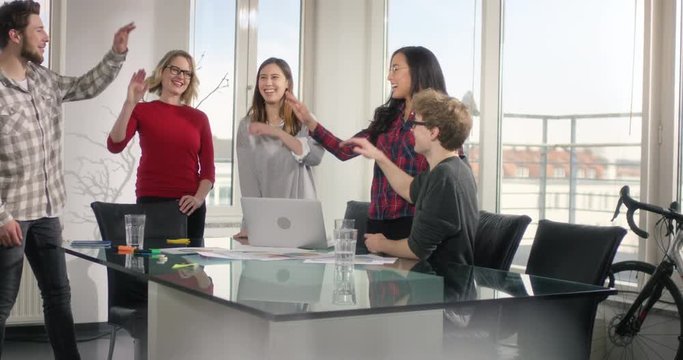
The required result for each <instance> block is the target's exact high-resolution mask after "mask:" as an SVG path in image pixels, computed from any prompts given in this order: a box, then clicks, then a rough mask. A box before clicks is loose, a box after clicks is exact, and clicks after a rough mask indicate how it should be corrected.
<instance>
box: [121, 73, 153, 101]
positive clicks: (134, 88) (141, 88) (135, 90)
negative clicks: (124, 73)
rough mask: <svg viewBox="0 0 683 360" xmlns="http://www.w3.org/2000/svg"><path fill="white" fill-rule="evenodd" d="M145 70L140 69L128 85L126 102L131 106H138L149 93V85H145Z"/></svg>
mask: <svg viewBox="0 0 683 360" xmlns="http://www.w3.org/2000/svg"><path fill="white" fill-rule="evenodd" d="M145 75H146V74H145V70H143V69H140V70H138V71H136V72H135V73H134V74H133V76H132V77H131V78H130V83H129V84H128V95H127V97H126V101H127V102H129V103H131V104H137V103H139V102H140V100H142V97H143V96H145V93H146V92H147V89H148V87H149V86H148V85H147V83H145Z"/></svg>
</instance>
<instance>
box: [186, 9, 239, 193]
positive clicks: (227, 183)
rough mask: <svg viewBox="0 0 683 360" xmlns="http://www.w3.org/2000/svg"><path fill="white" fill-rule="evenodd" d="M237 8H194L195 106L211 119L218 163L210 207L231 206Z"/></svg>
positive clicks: (216, 161)
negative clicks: (196, 99) (197, 94)
mask: <svg viewBox="0 0 683 360" xmlns="http://www.w3.org/2000/svg"><path fill="white" fill-rule="evenodd" d="M236 5H237V4H236V2H235V0H221V1H201V0H198V1H196V2H195V8H194V19H193V20H194V22H193V23H194V33H193V35H194V36H193V39H192V40H193V44H192V45H193V56H194V57H195V59H196V61H197V76H198V77H199V80H200V86H199V97H198V98H199V100H198V101H197V103H196V104H195V106H196V107H198V108H199V109H200V110H202V111H204V112H205V113H206V114H207V116H208V117H209V121H210V123H211V131H212V133H213V147H214V154H215V155H214V156H215V163H216V182H215V184H214V188H213V190H212V191H211V193H210V194H209V195H208V196H207V199H206V204H207V206H221V205H222V206H228V205H231V204H232V173H233V171H232V170H233V169H232V164H233V154H232V148H233V147H232V138H233V137H232V134H233V124H234V121H233V113H234V97H235V87H234V81H235V77H234V76H235V9H236Z"/></svg>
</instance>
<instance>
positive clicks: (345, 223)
mask: <svg viewBox="0 0 683 360" xmlns="http://www.w3.org/2000/svg"><path fill="white" fill-rule="evenodd" d="M334 228H335V229H355V228H356V219H335V220H334Z"/></svg>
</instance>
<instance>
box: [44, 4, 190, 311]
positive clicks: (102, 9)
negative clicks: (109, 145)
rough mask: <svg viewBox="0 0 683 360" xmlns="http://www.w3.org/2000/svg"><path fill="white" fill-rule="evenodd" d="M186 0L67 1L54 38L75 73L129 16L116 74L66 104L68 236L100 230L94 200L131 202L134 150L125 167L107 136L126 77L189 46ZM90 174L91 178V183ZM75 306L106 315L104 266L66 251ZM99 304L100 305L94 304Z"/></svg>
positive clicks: (98, 54) (63, 67) (67, 69)
mask: <svg viewBox="0 0 683 360" xmlns="http://www.w3.org/2000/svg"><path fill="white" fill-rule="evenodd" d="M189 2H190V0H144V1H140V0H117V1H106V0H64V1H63V2H62V3H61V7H60V10H61V11H63V15H62V24H61V26H64V27H63V28H62V31H61V34H62V35H61V37H60V34H59V30H57V33H53V34H52V37H53V38H54V39H55V41H54V43H59V44H60V48H61V49H62V50H63V53H62V54H61V56H60V58H61V59H62V61H61V62H60V64H58V67H57V68H58V69H59V70H58V71H59V72H61V73H62V74H65V75H80V74H83V73H85V72H86V71H88V70H89V69H90V68H91V67H92V66H94V65H95V64H96V63H97V62H98V61H99V60H100V59H101V58H102V56H103V55H104V54H105V52H106V51H107V50H108V49H110V48H111V46H112V40H113V36H114V33H115V31H116V30H117V29H118V28H119V27H121V26H122V25H124V24H126V23H128V22H130V21H134V22H135V24H136V25H137V29H135V30H134V31H133V32H132V33H131V37H130V42H129V53H128V56H127V59H126V63H125V65H124V66H123V69H122V70H121V73H120V74H119V77H118V78H117V79H116V80H115V81H114V82H113V83H112V84H111V85H110V86H109V87H108V88H107V89H106V90H105V91H104V92H103V93H102V94H100V95H99V96H98V97H96V98H95V99H92V100H86V101H79V102H74V103H68V104H66V105H65V106H64V116H65V124H66V125H65V129H64V130H65V136H64V141H65V146H64V148H65V154H64V160H65V161H64V163H65V171H66V172H67V174H69V175H68V176H67V179H66V181H67V191H68V196H69V200H68V203H67V208H66V209H65V212H64V214H63V220H64V238H65V239H91V238H93V236H94V235H97V234H98V231H97V227H96V225H95V220H94V216H93V215H92V211H91V210H90V207H89V204H90V202H92V201H95V200H100V201H117V202H134V200H135V196H134V191H135V187H134V182H135V170H136V169H137V155H138V154H139V149H138V147H137V146H134V147H132V149H133V152H132V157H131V159H130V161H128V165H127V166H128V167H127V168H120V167H118V165H120V164H122V163H125V161H123V162H122V158H123V157H122V155H118V154H110V153H109V152H108V151H107V150H106V148H105V141H106V136H107V133H108V131H109V129H110V128H111V126H112V124H113V123H114V120H115V119H116V116H117V115H118V111H119V110H120V108H121V105H122V104H123V100H124V98H125V94H126V88H127V85H128V80H129V79H130V76H131V74H132V73H133V72H134V71H135V70H136V69H138V68H145V69H146V70H147V71H148V73H149V72H150V71H151V70H152V69H153V67H154V66H155V65H156V63H157V62H158V61H159V59H160V58H161V56H163V54H164V53H165V52H166V51H168V50H170V49H173V48H181V49H187V44H188V38H189V28H188V24H189V9H190V4H189ZM88 181H92V183H89V182H88ZM67 261H68V268H69V277H70V279H71V287H72V307H73V310H74V318H75V320H76V322H77V323H83V322H99V321H106V320H107V316H106V305H107V296H106V294H107V292H106V291H107V289H106V271H105V270H104V268H103V267H102V266H98V265H91V264H89V263H87V262H84V261H82V260H78V259H74V258H68V259H67ZM93 303H96V304H97V307H94V306H93V305H92V304H93Z"/></svg>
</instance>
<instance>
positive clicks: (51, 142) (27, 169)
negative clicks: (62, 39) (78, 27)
mask: <svg viewBox="0 0 683 360" xmlns="http://www.w3.org/2000/svg"><path fill="white" fill-rule="evenodd" d="M125 59H126V55H125V54H116V53H114V52H113V51H112V50H110V51H109V52H108V53H107V54H106V55H105V56H104V58H103V59H102V61H101V62H100V63H99V64H97V65H96V66H95V67H94V68H93V69H92V70H90V71H88V72H87V73H86V74H85V75H83V76H80V77H69V76H61V75H59V74H56V73H55V72H53V71H51V70H49V69H47V68H45V67H42V66H40V65H36V64H33V63H31V62H29V63H28V65H27V71H26V78H27V79H28V91H26V90H24V89H22V87H20V86H19V85H18V84H17V82H15V81H14V80H12V79H9V78H7V77H5V75H4V74H2V73H1V72H0V226H1V225H5V224H7V223H8V222H9V221H10V220H12V219H17V220H34V219H39V218H41V217H46V216H56V215H57V214H58V213H59V212H60V211H61V209H62V208H63V207H64V203H65V200H66V187H65V185H64V171H63V164H62V146H63V141H62V132H63V129H64V117H63V116H62V103H63V102H65V101H76V100H83V99H89V98H92V97H95V96H96V95H98V94H99V93H101V92H102V91H103V90H104V89H105V88H106V87H107V86H108V85H109V84H110V83H111V82H112V81H113V80H114V79H115V78H116V75H118V73H119V70H121V66H122V65H123V62H124V60H125Z"/></svg>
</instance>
